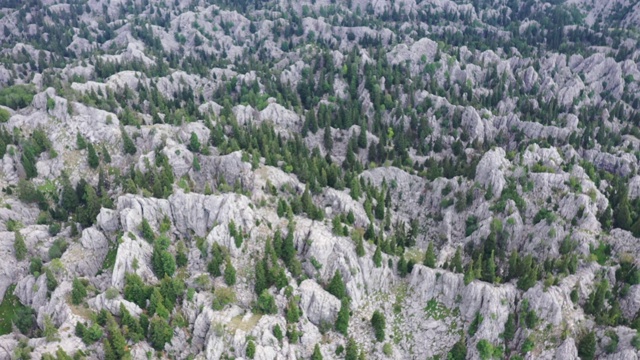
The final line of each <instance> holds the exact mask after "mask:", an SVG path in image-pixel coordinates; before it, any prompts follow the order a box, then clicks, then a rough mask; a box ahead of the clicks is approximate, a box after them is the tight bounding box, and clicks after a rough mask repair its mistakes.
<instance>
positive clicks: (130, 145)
mask: <svg viewBox="0 0 640 360" xmlns="http://www.w3.org/2000/svg"><path fill="white" fill-rule="evenodd" d="M120 132H121V133H122V143H123V145H124V153H125V154H129V155H134V154H135V153H136V152H137V151H138V149H137V148H136V144H135V143H134V142H133V140H131V138H130V137H129V134H127V132H126V130H125V129H124V127H123V128H120Z"/></svg>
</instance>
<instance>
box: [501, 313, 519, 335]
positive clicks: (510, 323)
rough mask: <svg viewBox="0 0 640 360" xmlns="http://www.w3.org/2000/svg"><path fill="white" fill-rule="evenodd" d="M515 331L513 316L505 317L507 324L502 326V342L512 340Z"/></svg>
mask: <svg viewBox="0 0 640 360" xmlns="http://www.w3.org/2000/svg"><path fill="white" fill-rule="evenodd" d="M516 330H517V328H516V318H515V316H514V315H513V314H509V316H508V317H507V322H506V323H505V324H504V333H503V337H504V340H505V341H507V342H508V341H511V340H513V337H514V335H515V334H516Z"/></svg>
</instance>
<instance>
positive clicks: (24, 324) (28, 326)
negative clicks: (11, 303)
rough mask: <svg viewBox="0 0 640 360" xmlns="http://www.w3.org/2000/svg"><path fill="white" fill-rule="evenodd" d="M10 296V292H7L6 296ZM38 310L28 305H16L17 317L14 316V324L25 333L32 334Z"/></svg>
mask: <svg viewBox="0 0 640 360" xmlns="http://www.w3.org/2000/svg"><path fill="white" fill-rule="evenodd" d="M6 297H9V295H8V294H5V298H6ZM35 317H36V312H35V310H33V309H32V308H30V307H28V306H16V307H15V317H14V318H13V324H14V325H15V326H16V327H17V328H18V330H20V332H21V333H22V334H23V335H27V336H28V335H30V334H31V332H32V330H33V328H34V326H35V325H36V322H35Z"/></svg>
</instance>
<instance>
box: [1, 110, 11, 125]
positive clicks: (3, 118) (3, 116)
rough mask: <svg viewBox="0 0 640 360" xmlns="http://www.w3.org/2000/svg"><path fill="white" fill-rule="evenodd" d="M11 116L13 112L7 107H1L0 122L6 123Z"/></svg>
mask: <svg viewBox="0 0 640 360" xmlns="http://www.w3.org/2000/svg"><path fill="white" fill-rule="evenodd" d="M9 118H11V113H9V112H8V111H7V110H5V109H0V124H1V123H6V122H7V121H9Z"/></svg>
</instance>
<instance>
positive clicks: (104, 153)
mask: <svg viewBox="0 0 640 360" xmlns="http://www.w3.org/2000/svg"><path fill="white" fill-rule="evenodd" d="M102 161H104V163H105V164H110V163H111V155H110V154H109V150H108V149H107V147H106V146H105V145H104V144H103V145H102Z"/></svg>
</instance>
